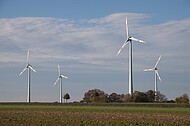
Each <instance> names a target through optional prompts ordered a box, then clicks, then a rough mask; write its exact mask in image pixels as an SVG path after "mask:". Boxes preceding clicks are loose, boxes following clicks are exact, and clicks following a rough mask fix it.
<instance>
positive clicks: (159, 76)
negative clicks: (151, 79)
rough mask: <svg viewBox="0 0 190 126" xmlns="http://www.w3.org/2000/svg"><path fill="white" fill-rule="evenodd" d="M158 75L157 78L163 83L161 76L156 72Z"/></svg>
mask: <svg viewBox="0 0 190 126" xmlns="http://www.w3.org/2000/svg"><path fill="white" fill-rule="evenodd" d="M156 74H157V76H158V78H159V80H160V82H162V79H161V78H160V76H159V74H158V71H156Z"/></svg>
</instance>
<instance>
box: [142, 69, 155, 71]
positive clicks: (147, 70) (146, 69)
mask: <svg viewBox="0 0 190 126" xmlns="http://www.w3.org/2000/svg"><path fill="white" fill-rule="evenodd" d="M153 70H154V69H144V71H153Z"/></svg>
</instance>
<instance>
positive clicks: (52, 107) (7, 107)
mask: <svg viewBox="0 0 190 126" xmlns="http://www.w3.org/2000/svg"><path fill="white" fill-rule="evenodd" d="M0 109H88V110H133V111H166V112H190V108H149V107H110V106H109V107H105V106H25V105H24V106H17V105H0Z"/></svg>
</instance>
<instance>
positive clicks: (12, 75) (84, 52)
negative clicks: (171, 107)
mask: <svg viewBox="0 0 190 126" xmlns="http://www.w3.org/2000/svg"><path fill="white" fill-rule="evenodd" d="M189 5H190V2H189V1H188V0H182V1H178V0H168V1H164V0H163V1H156V2H155V1H151V0H150V1H148V0H145V1H137V0H133V1H126V0H123V1H122V0H121V1H119V2H118V1H110V0H109V1H108V0H106V1H99V0H97V1H93V2H92V1H87V0H83V1H64V0H55V1H50V0H32V1H25V0H17V1H15V0H1V1H0V102H3V101H26V94H27V72H24V73H23V75H22V76H20V77H18V75H19V73H20V72H21V71H22V69H23V68H24V66H25V65H26V53H27V50H28V48H29V49H30V63H31V64H32V66H33V67H34V68H35V69H36V71H37V73H32V84H31V95H32V96H31V100H32V101H38V102H40V101H41V102H45V101H48V102H55V101H58V100H59V85H57V86H55V87H53V86H52V85H53V83H54V82H55V81H56V79H57V76H58V72H57V64H60V67H61V71H62V73H63V74H64V75H66V76H69V77H70V79H68V80H65V79H64V80H63V92H64V93H69V94H70V95H71V101H79V100H81V99H82V97H83V95H84V93H85V92H87V91H88V90H90V89H93V88H98V89H101V90H103V91H105V92H106V93H108V94H110V93H113V92H116V93H119V94H126V93H128V45H127V46H126V47H125V48H124V49H123V50H122V52H121V54H120V55H119V56H118V57H116V56H115V55H116V54H117V51H118V50H119V49H120V48H121V46H122V44H123V42H124V41H125V39H126V33H125V17H126V16H128V25H129V32H130V35H132V36H134V37H135V38H139V39H142V40H145V41H147V43H146V44H141V43H140V44H139V43H136V42H134V43H133V69H134V73H133V76H134V90H138V91H147V90H149V89H152V90H153V89H154V73H153V72H143V71H142V70H143V69H145V68H151V67H153V66H154V64H155V63H156V61H157V59H158V57H159V56H160V55H162V59H161V61H160V63H159V65H158V68H159V74H160V76H161V78H162V80H163V81H162V82H158V89H159V91H161V93H163V94H165V95H166V96H167V97H168V99H174V98H175V97H178V96H180V95H182V94H183V93H188V95H190V94H189V90H190V85H189V76H190V74H189V72H190V69H189V63H190V51H189V50H190V49H189V47H190V44H189V39H190V37H189V34H190V14H189V12H190V8H189Z"/></svg>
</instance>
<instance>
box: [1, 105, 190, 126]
mask: <svg viewBox="0 0 190 126" xmlns="http://www.w3.org/2000/svg"><path fill="white" fill-rule="evenodd" d="M14 125H17V126H33V125H35V126H41V125H43V126H54V125H55V126H66V125H68V126H78V125H88V126H90V125H94V126H96V125H102V126H105V125H114V126H115V125H118V126H124V125H125V126H127V125H130V126H132V125H144V126H148V125H151V126H153V125H158V126H162V125H163V126H169V125H171V126H178V125H182V126H183V125H190V109H189V108H143V107H136V108H135V107H92V106H18V105H0V126H14Z"/></svg>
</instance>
